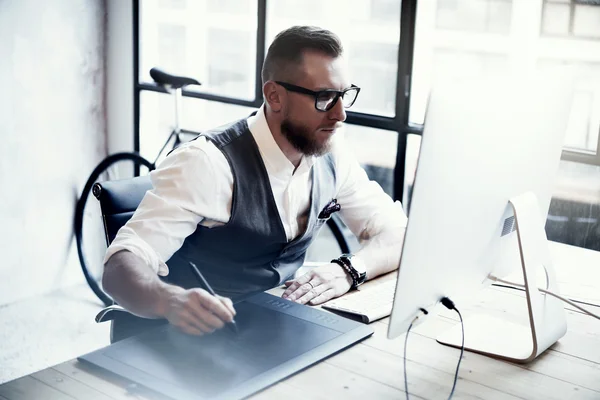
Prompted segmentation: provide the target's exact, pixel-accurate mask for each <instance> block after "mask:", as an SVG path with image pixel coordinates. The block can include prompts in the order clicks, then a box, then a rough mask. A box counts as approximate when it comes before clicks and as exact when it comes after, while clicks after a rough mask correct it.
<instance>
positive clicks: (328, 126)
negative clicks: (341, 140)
mask: <svg viewBox="0 0 600 400" xmlns="http://www.w3.org/2000/svg"><path fill="white" fill-rule="evenodd" d="M342 125H343V124H342V123H341V122H336V123H335V124H334V125H325V126H320V127H319V129H340V128H341V127H342Z"/></svg>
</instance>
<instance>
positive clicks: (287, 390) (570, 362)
mask: <svg viewBox="0 0 600 400" xmlns="http://www.w3.org/2000/svg"><path fill="white" fill-rule="evenodd" d="M551 250H552V253H553V256H554V259H555V264H556V270H557V279H558V281H559V282H560V284H561V291H562V293H563V294H565V295H567V296H571V297H575V298H578V299H583V300H587V301H590V302H594V303H600V252H594V251H589V250H584V249H580V248H576V247H571V246H566V245H561V244H557V243H552V245H551ZM524 301H525V300H524V296H523V294H522V292H519V291H515V290H509V289H503V288H490V289H486V290H484V291H483V292H482V293H481V295H480V297H479V301H478V302H477V303H476V304H474V305H473V306H472V307H468V308H467V307H465V309H464V310H463V309H461V312H462V313H463V314H464V315H469V314H470V313H472V312H473V311H476V310H480V309H486V310H490V312H491V313H492V314H499V315H503V316H506V317H509V318H513V319H517V320H524V319H525V318H526V316H525V313H524V311H525V309H524V307H523V306H524ZM590 309H593V310H595V312H600V308H597V307H590ZM566 310H567V323H568V332H567V334H566V335H565V336H564V337H563V338H562V339H561V340H560V341H559V342H558V343H556V344H555V345H554V346H552V347H551V348H550V349H549V350H547V351H546V352H545V353H544V354H542V355H541V356H540V357H538V358H537V359H536V360H535V361H534V362H532V363H530V364H527V365H518V364H512V363H508V362H504V361H499V360H495V359H491V358H487V357H484V356H480V355H477V354H473V353H468V352H465V354H464V358H463V361H462V364H461V367H460V373H459V381H458V383H457V387H456V392H455V398H457V399H458V398H477V399H540V400H542V399H543V400H548V399H561V400H563V399H600V321H598V320H596V319H593V318H591V317H588V316H585V315H584V314H582V313H580V312H576V311H574V310H573V309H572V308H570V307H568V306H567V307H566ZM455 315H456V314H455V313H452V312H449V311H448V312H443V313H442V314H441V315H440V316H438V317H435V318H430V319H429V320H428V321H427V322H426V323H424V324H422V325H419V326H418V327H416V328H415V329H414V331H412V332H411V334H410V337H409V341H408V357H407V359H408V361H407V368H408V382H409V391H410V394H411V398H413V399H446V398H447V397H448V394H449V392H450V389H451V387H452V380H453V377H454V371H455V368H456V363H457V360H458V355H459V350H456V349H453V348H449V347H445V346H442V345H440V344H438V343H437V342H436V341H435V339H434V338H435V336H436V335H437V334H438V333H439V332H441V331H442V330H443V329H444V328H446V327H449V326H451V325H453V324H454V323H456V322H457V319H456V317H455ZM387 324H388V320H387V319H385V320H381V321H378V322H375V323H373V324H372V326H373V328H374V329H375V334H374V335H373V336H372V337H371V338H369V339H367V340H365V341H363V342H362V343H360V344H358V345H355V346H353V347H351V348H350V349H348V350H346V351H343V352H341V353H339V354H337V355H335V356H333V357H331V358H329V359H327V360H325V361H322V362H321V363H319V364H317V365H315V366H313V367H311V368H309V369H307V370H305V371H303V372H301V373H299V374H297V375H295V376H292V377H291V378H288V379H286V380H285V381H283V382H280V383H278V384H277V385H275V386H273V387H271V388H269V389H267V390H265V391H263V392H261V393H259V394H257V395H256V396H254V397H253V398H255V399H280V398H285V399H290V400H293V399H298V400H306V399H332V398H333V399H342V398H343V399H402V398H404V396H405V395H404V392H403V390H404V381H403V367H402V353H403V349H404V337H399V338H397V339H395V340H388V339H387V338H386V335H387ZM467 334H468V333H467ZM73 398H75V399H86V400H88V399H102V400H109V399H123V400H131V399H160V398H161V397H158V396H156V395H154V394H151V393H147V392H144V391H143V389H142V388H139V387H136V386H135V385H131V384H129V383H128V382H127V381H125V380H123V379H122V378H119V377H116V376H113V375H111V374H109V373H103V372H101V371H98V370H95V369H91V368H90V367H88V366H86V365H83V364H81V363H79V362H78V361H76V360H72V361H68V362H66V363H63V364H60V365H57V366H54V367H51V368H47V369H45V370H43V371H39V372H37V373H34V374H31V375H29V376H25V377H23V378H20V379H17V380H14V381H11V382H8V383H6V384H4V385H2V386H0V400H7V399H8V400H21V399H27V400H29V399H42V400H62V399H73Z"/></svg>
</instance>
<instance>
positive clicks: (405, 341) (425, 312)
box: [404, 308, 429, 400]
mask: <svg viewBox="0 0 600 400" xmlns="http://www.w3.org/2000/svg"><path fill="white" fill-rule="evenodd" d="M419 310H420V311H421V312H422V313H423V315H427V314H429V312H428V311H427V310H426V309H424V308H419ZM418 319H419V316H418V315H417V316H416V317H415V318H414V319H413V320H412V322H411V323H410V325H409V326H408V330H407V331H406V337H405V338H404V391H405V392H406V400H409V398H408V378H407V376H406V347H407V344H408V334H409V333H410V330H411V328H412V327H413V325H414V323H415V322H416V321H417V320H418Z"/></svg>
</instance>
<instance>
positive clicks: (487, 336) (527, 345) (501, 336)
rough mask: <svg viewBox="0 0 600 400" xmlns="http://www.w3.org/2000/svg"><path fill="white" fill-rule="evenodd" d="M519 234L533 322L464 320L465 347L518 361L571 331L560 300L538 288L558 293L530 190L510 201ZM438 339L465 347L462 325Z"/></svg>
mask: <svg viewBox="0 0 600 400" xmlns="http://www.w3.org/2000/svg"><path fill="white" fill-rule="evenodd" d="M509 203H510V204H511V206H512V207H513V211H514V216H515V221H516V231H517V235H518V244H519V253H520V258H521V267H522V270H523V282H524V285H525V297H526V300H527V315H528V317H529V318H528V319H529V325H528V326H527V325H519V324H515V323H512V322H510V321H506V320H503V319H499V318H492V317H489V316H485V315H481V316H473V317H469V318H467V319H466V320H465V323H464V324H465V327H464V328H465V329H464V330H465V350H468V351H472V352H475V353H479V354H483V355H486V356H491V357H496V358H501V359H506V360H509V361H513V362H518V363H527V362H530V361H532V360H534V359H535V358H536V357H537V356H539V355H540V354H541V353H542V352H544V351H545V350H546V349H547V348H548V347H550V346H552V345H553V344H554V343H556V341H557V340H558V339H560V338H561V337H563V336H564V334H565V333H566V332H567V321H566V317H565V311H564V308H563V305H562V303H561V301H560V300H559V299H556V298H554V297H552V296H547V295H545V294H543V293H542V292H540V291H539V290H537V288H539V287H544V288H545V289H546V290H548V291H551V292H554V293H557V294H558V284H557V283H556V278H555V274H554V268H553V267H552V261H551V257H550V251H549V248H548V239H547V238H546V232H545V230H544V223H543V221H542V219H541V217H540V210H539V206H538V201H537V198H536V197H535V195H534V194H533V193H531V192H527V193H524V194H522V195H520V196H517V197H514V198H512V199H510V201H509ZM538 267H543V268H544V271H545V273H546V282H542V283H543V284H541V285H540V283H539V282H537V279H536V268H538ZM437 341H438V342H439V343H442V344H445V345H449V346H453V347H458V348H460V345H461V327H460V324H459V325H457V326H455V327H453V328H452V329H451V330H450V331H448V332H446V333H444V334H442V335H440V337H438V338H437Z"/></svg>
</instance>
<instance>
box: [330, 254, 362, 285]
mask: <svg viewBox="0 0 600 400" xmlns="http://www.w3.org/2000/svg"><path fill="white" fill-rule="evenodd" d="M353 257H354V254H342V255H341V256H340V257H339V258H336V259H334V260H331V262H334V263H336V264H338V265H340V266H341V267H342V268H344V270H345V271H346V272H347V273H348V275H350V277H351V278H352V289H356V288H357V287H359V286H360V285H362V284H363V283H365V281H366V280H367V267H366V266H365V264H364V263H362V262H361V261H360V260H359V259H358V258H355V259H354V261H353V260H352V258H353Z"/></svg>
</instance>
